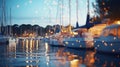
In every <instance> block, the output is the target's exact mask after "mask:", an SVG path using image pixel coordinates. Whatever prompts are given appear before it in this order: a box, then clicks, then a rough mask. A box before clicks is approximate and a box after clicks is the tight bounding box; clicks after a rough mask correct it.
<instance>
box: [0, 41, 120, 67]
mask: <svg viewBox="0 0 120 67" xmlns="http://www.w3.org/2000/svg"><path fill="white" fill-rule="evenodd" d="M119 58H120V56H119V55H107V54H102V53H96V52H95V51H90V50H80V49H69V48H63V47H52V46H49V45H48V44H47V43H43V42H41V41H40V40H34V39H24V40H19V42H18V43H11V44H9V45H0V67H3V66H4V67H9V66H12V67H14V66H26V67H32V66H34V67H114V66H115V67H118V66H120V59H119Z"/></svg>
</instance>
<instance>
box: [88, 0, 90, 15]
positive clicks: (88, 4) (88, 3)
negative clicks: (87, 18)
mask: <svg viewBox="0 0 120 67" xmlns="http://www.w3.org/2000/svg"><path fill="white" fill-rule="evenodd" d="M87 12H88V13H87V14H88V15H90V7H89V0H87Z"/></svg>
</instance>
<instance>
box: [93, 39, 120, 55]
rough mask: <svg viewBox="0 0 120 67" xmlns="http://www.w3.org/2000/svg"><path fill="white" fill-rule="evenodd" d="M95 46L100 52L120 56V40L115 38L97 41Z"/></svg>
mask: <svg viewBox="0 0 120 67" xmlns="http://www.w3.org/2000/svg"><path fill="white" fill-rule="evenodd" d="M94 46H95V49H96V50H97V51H99V52H106V53H115V54H120V39H117V38H114V37H101V38H99V39H95V41H94Z"/></svg>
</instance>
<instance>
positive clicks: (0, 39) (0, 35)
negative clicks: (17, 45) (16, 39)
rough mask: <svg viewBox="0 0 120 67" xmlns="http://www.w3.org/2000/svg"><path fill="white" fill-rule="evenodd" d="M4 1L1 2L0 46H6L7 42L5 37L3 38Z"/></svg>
mask: <svg viewBox="0 0 120 67" xmlns="http://www.w3.org/2000/svg"><path fill="white" fill-rule="evenodd" d="M5 16H6V15H5V1H4V0H2V14H1V17H2V19H1V23H0V26H1V27H0V44H8V43H9V41H8V39H7V37H6V36H5V33H4V32H5V26H4V23H5Z"/></svg>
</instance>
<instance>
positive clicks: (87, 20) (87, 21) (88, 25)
mask: <svg viewBox="0 0 120 67" xmlns="http://www.w3.org/2000/svg"><path fill="white" fill-rule="evenodd" d="M89 10H90V9H89V0H87V19H86V27H87V28H89V27H90V23H89V18H90V12H89Z"/></svg>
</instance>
